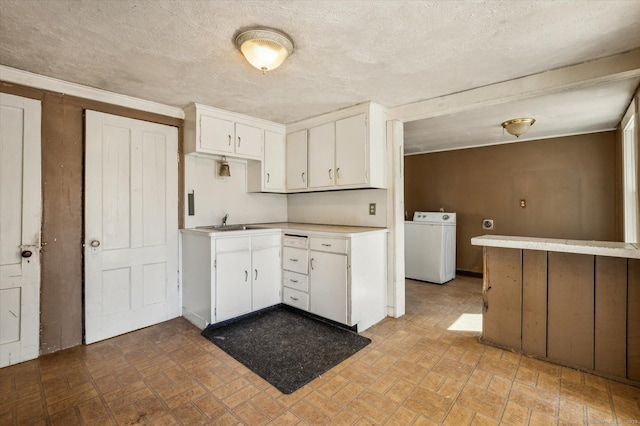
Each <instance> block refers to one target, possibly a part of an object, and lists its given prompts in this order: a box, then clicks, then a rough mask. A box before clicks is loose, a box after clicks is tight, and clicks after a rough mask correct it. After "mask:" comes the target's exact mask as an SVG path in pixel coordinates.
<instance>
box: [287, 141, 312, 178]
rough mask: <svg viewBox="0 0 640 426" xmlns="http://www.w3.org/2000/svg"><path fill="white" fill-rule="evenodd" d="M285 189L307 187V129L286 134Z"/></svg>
mask: <svg viewBox="0 0 640 426" xmlns="http://www.w3.org/2000/svg"><path fill="white" fill-rule="evenodd" d="M286 157H287V164H286V169H287V189H306V187H307V177H308V176H307V131H306V130H300V131H298V132H295V133H290V134H288V135H287V149H286Z"/></svg>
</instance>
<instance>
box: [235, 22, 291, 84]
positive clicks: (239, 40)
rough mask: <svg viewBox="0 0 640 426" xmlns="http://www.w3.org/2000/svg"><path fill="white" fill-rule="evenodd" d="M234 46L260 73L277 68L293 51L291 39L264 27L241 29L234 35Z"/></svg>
mask: <svg viewBox="0 0 640 426" xmlns="http://www.w3.org/2000/svg"><path fill="white" fill-rule="evenodd" d="M236 46H237V47H238V49H240V51H241V52H242V54H243V55H244V57H245V58H246V59H247V61H249V63H250V64H251V65H253V66H254V67H256V68H258V69H259V70H260V71H262V74H266V72H267V71H271V70H274V69H276V68H278V67H279V66H280V65H282V63H283V62H284V60H285V59H287V57H288V56H289V55H291V54H292V53H293V41H291V39H290V38H289V37H287V36H286V35H285V34H283V33H281V32H279V31H276V30H271V29H266V28H254V29H251V30H247V31H243V32H242V33H240V34H238V36H237V37H236Z"/></svg>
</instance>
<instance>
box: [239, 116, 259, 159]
mask: <svg viewBox="0 0 640 426" xmlns="http://www.w3.org/2000/svg"><path fill="white" fill-rule="evenodd" d="M236 154H242V155H246V156H251V157H256V158H260V159H262V129H259V128H257V127H252V126H247V125H246V124H241V123H236Z"/></svg>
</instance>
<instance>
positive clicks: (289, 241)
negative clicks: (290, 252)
mask: <svg viewBox="0 0 640 426" xmlns="http://www.w3.org/2000/svg"><path fill="white" fill-rule="evenodd" d="M282 245H283V246H287V247H298V248H307V247H309V239H308V238H306V237H295V236H293V235H285V236H284V237H282Z"/></svg>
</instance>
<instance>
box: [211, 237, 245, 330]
mask: <svg viewBox="0 0 640 426" xmlns="http://www.w3.org/2000/svg"><path fill="white" fill-rule="evenodd" d="M249 312H251V255H250V253H249V250H246V251H237V252H230V253H218V254H217V255H216V322H220V321H224V320H228V319H230V318H233V317H237V316H238V315H243V314H246V313H249Z"/></svg>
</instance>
